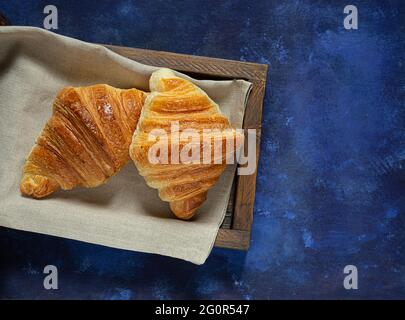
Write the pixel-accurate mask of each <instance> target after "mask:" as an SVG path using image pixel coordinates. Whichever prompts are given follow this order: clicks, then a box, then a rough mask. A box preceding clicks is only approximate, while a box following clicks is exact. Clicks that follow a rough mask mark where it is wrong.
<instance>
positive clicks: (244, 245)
mask: <svg viewBox="0 0 405 320" xmlns="http://www.w3.org/2000/svg"><path fill="white" fill-rule="evenodd" d="M7 24H8V21H7V19H5V17H4V16H2V15H1V13H0V26H1V25H7ZM105 46H106V47H107V48H109V49H111V50H112V51H114V52H116V53H118V54H120V55H122V56H125V57H127V58H129V59H132V60H135V61H138V62H141V63H144V64H149V65H153V66H158V67H167V68H171V69H174V70H177V71H180V72H183V73H185V74H188V75H190V76H192V77H194V78H197V79H214V80H221V79H223V80H225V79H244V80H247V81H250V82H251V83H252V84H253V87H252V90H251V92H250V95H249V99H248V101H247V106H246V112H245V117H244V121H243V128H244V129H256V131H257V139H256V144H257V145H256V150H257V155H256V160H257V161H258V160H259V151H260V136H261V125H262V107H263V98H264V94H265V86H266V78H267V70H268V66H267V65H265V64H257V63H250V62H240V61H233V60H224V59H217V58H208V57H199V56H191V55H185V54H177V53H170V52H163V51H153V50H145V49H135V48H127V47H118V46H111V45H105ZM256 167H257V166H256ZM256 175H257V170H256V172H255V173H254V174H253V175H250V176H235V181H234V185H233V186H232V193H231V196H230V199H229V204H228V208H227V212H226V216H225V219H224V222H223V224H222V226H221V228H220V230H219V233H218V236H217V238H216V240H215V246H217V247H223V248H232V249H241V250H247V249H248V248H249V242H250V233H251V228H252V223H253V205H254V200H255V190H256Z"/></svg>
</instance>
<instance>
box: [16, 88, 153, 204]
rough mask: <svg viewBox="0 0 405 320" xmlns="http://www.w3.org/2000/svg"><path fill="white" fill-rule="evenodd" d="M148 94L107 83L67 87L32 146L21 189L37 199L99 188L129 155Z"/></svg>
mask: <svg viewBox="0 0 405 320" xmlns="http://www.w3.org/2000/svg"><path fill="white" fill-rule="evenodd" d="M145 97H146V94H145V93H144V92H142V91H140V90H137V89H129V90H122V89H117V88H114V87H111V86H108V85H105V84H99V85H94V86H89V87H76V88H73V87H67V88H64V89H62V90H61V91H60V92H59V94H58V95H57V97H56V99H55V101H54V103H53V114H52V116H51V118H50V119H49V120H48V122H47V123H46V125H45V128H44V129H43V130H42V132H41V134H40V136H39V137H38V138H37V141H36V144H35V145H34V147H33V148H32V150H31V152H30V154H29V155H28V159H27V161H26V163H25V166H24V169H23V177H22V180H21V184H20V190H21V192H22V193H23V194H24V195H27V196H31V197H33V198H42V197H45V196H47V195H49V194H51V193H53V192H54V191H56V190H57V189H59V188H61V189H63V190H69V189H72V188H74V187H76V186H82V187H87V188H91V187H97V186H99V185H101V184H103V183H105V182H106V181H107V179H108V178H110V177H111V176H113V175H114V174H116V173H117V172H118V171H119V170H120V169H121V168H122V167H123V166H124V165H125V164H126V163H127V161H128V160H129V154H128V148H129V145H130V143H131V138H132V134H133V132H134V130H135V127H136V124H137V122H138V119H139V115H140V112H141V108H142V106H143V103H144V100H145Z"/></svg>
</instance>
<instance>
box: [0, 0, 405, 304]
mask: <svg viewBox="0 0 405 320" xmlns="http://www.w3.org/2000/svg"><path fill="white" fill-rule="evenodd" d="M49 3H52V4H55V5H57V7H58V9H59V30H58V31H57V32H58V33H60V34H64V35H68V36H72V37H75V38H79V39H82V40H87V41H92V42H99V43H111V44H118V45H126V46H134V47H139V48H150V49H156V50H165V51H173V52H181V53H188V54H196V55H206V56H213V57H221V58H228V59H236V60H246V61H253V62H260V63H267V64H269V66H270V71H269V85H268V87H267V95H266V99H265V105H264V118H263V128H264V131H263V138H262V145H261V148H262V152H261V159H260V165H259V175H258V181H257V193H256V204H255V214H254V226H253V235H252V242H251V248H250V250H249V251H248V252H247V253H244V252H239V251H232V250H225V249H214V250H213V252H212V254H211V256H210V257H209V259H208V260H207V262H206V264H205V265H203V266H195V265H192V264H190V263H187V262H183V261H179V260H176V259H172V258H166V257H161V256H154V255H148V254H142V253H135V252H128V251H124V250H116V249H111V248H106V247H101V246H96V245H91V244H85V243H81V242H77V241H73V240H66V239H59V238H55V237H50V236H42V235H37V234H31V233H26V232H19V231H14V230H8V229H4V228H1V229H0V248H1V249H0V250H1V251H0V252H1V253H0V298H100V299H140V298H153V299H164V298H168V299H169V298H180V299H182V298H209V299H211V298H243V299H257V298H264V299H277V298H405V250H404V244H405V224H404V221H405V216H404V214H405V212H404V211H405V197H404V191H405V183H404V182H405V177H404V172H405V171H404V170H405V169H404V160H405V135H404V133H405V132H404V130H405V111H404V97H405V94H404V93H405V83H404V32H405V30H404V22H403V21H404V20H405V19H404V15H403V13H404V9H405V7H404V3H403V2H402V3H401V1H354V2H353V4H355V5H357V7H358V9H359V29H358V30H356V31H353V30H352V31H346V30H345V29H344V28H343V17H344V15H343V8H344V6H345V5H346V4H350V2H347V1H298V0H297V1H257V0H256V1H221V2H220V1H212V2H209V1H201V2H199V1H179V2H176V3H175V2H172V1H156V2H155V1H105V0H103V1H89V0H81V1H59V0H58V1H56V0H53V1H48V0H47V1H37V0H32V1H1V2H0V11H2V12H3V13H5V14H6V16H8V17H9V19H10V20H11V22H12V23H13V24H15V25H31V26H39V27H41V26H42V20H43V17H44V15H43V14H42V10H43V7H44V6H45V5H46V4H49ZM95 3H97V4H95ZM401 14H402V21H401ZM46 264H54V265H56V266H58V267H59V271H60V283H59V286H60V289H59V290H56V291H46V290H44V289H43V287H42V279H43V274H42V269H43V267H44V266H45V265H46ZM348 264H354V265H356V266H357V267H358V271H359V289H358V290H351V291H347V290H345V289H344V288H343V284H342V283H343V278H344V274H343V268H344V266H345V265H348Z"/></svg>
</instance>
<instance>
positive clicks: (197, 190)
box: [130, 69, 244, 219]
mask: <svg viewBox="0 0 405 320" xmlns="http://www.w3.org/2000/svg"><path fill="white" fill-rule="evenodd" d="M150 91H151V93H150V94H149V96H148V97H147V98H146V100H145V105H144V107H143V109H142V112H141V116H140V119H139V122H138V125H137V128H136V130H135V132H134V135H133V139H132V144H131V146H130V156H131V158H132V160H133V161H134V163H135V165H136V167H137V169H138V171H139V173H140V175H142V176H143V177H144V178H145V180H146V183H147V184H148V185H149V186H150V187H152V188H155V189H158V190H159V197H160V198H161V199H162V200H163V201H167V202H169V203H170V208H171V210H172V212H173V213H174V214H175V215H176V216H177V217H178V218H181V219H190V218H191V217H192V216H193V215H194V214H195V212H196V210H197V209H198V208H199V207H200V206H201V205H202V204H203V202H204V201H205V200H206V198H207V191H208V189H210V188H211V187H212V186H213V185H214V184H215V183H216V181H217V180H218V179H219V177H220V175H221V173H222V172H223V171H224V169H225V166H226V163H225V162H226V161H225V159H229V158H230V157H233V156H234V153H235V151H236V150H237V148H238V146H241V144H242V142H243V139H244V136H243V133H240V132H239V131H236V130H234V129H231V126H230V124H229V121H228V119H227V118H226V117H225V116H224V115H223V114H222V113H221V112H220V110H219V107H218V105H217V104H216V103H215V102H213V101H212V100H211V99H210V98H209V97H208V95H207V94H206V93H205V92H204V91H203V90H201V89H200V88H199V87H197V86H196V85H194V84H193V83H191V82H190V81H188V80H185V79H183V78H180V77H177V76H176V75H175V74H174V72H173V71H171V70H169V69H160V70H158V71H156V72H154V73H153V74H152V76H151V78H150ZM173 124H175V126H174V127H173ZM173 128H175V129H174V130H173ZM186 129H187V130H189V129H192V130H194V133H197V135H198V137H197V138H198V141H197V140H194V142H195V141H197V142H198V143H194V144H195V146H196V149H195V150H199V152H196V154H197V156H194V155H192V156H191V157H190V158H189V159H188V161H185V162H184V161H176V160H174V161H173V159H175V157H174V158H172V155H173V154H174V153H176V152H177V153H178V152H180V151H181V150H183V149H182V148H183V147H185V146H186V145H187V144H190V137H185V136H184V135H182V134H181V132H185V130H186ZM207 129H217V131H216V132H211V133H209V134H205V135H204V139H202V136H203V132H206V131H207ZM162 130H164V131H162ZM157 132H159V134H156V133H157ZM162 132H167V133H168V134H167V135H166V136H163V135H161V134H162ZM207 137H208V139H207ZM177 138H178V139H177ZM202 140H203V141H204V142H203V143H201V141H202ZM228 140H230V141H232V143H233V145H234V146H236V147H234V150H230V151H228V150H227V149H226V148H225V146H226V143H227V141H228ZM159 141H160V143H166V146H167V148H166V151H164V150H165V149H164V148H163V144H162V145H161V146H162V148H161V149H160V148H158V149H159V151H157V152H156V155H157V157H158V158H159V159H160V160H162V159H163V158H165V157H164V156H166V160H168V161H167V162H162V161H160V160H156V161H155V160H154V159H152V161H151V158H150V155H151V154H152V153H153V152H151V151H152V148H153V147H154V146H156V144H157V143H159ZM207 142H208V143H207ZM214 142H216V143H214ZM191 145H192V146H193V143H191ZM219 147H220V149H218V148H219ZM176 150H178V151H176ZM206 150H208V152H209V153H208V155H209V158H208V162H206V160H204V159H203V160H201V158H202V156H203V154H204V153H205V152H206ZM217 151H219V154H218V152H217ZM163 153H165V154H163ZM162 155H163V158H162ZM183 155H184V153H183ZM195 160H197V161H195Z"/></svg>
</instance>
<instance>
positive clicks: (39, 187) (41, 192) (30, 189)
mask: <svg viewBox="0 0 405 320" xmlns="http://www.w3.org/2000/svg"><path fill="white" fill-rule="evenodd" d="M58 188H59V185H58V184H57V183H56V182H55V181H53V180H51V179H49V178H47V177H44V176H40V175H24V177H23V178H22V180H21V184H20V191H21V193H22V194H23V195H24V196H28V197H32V198H35V199H41V198H44V197H46V196H48V195H50V194H51V193H53V192H55V191H56V190H57V189H58Z"/></svg>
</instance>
